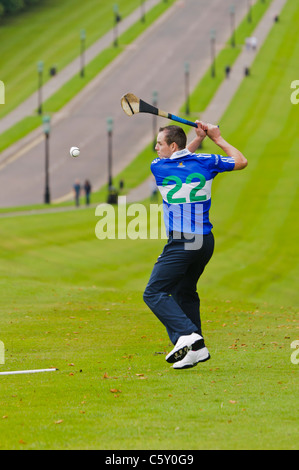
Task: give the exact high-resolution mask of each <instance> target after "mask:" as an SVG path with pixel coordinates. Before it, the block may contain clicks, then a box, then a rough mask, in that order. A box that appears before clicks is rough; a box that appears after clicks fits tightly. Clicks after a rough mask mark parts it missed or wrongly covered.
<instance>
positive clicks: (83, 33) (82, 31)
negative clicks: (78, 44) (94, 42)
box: [80, 29, 86, 41]
mask: <svg viewBox="0 0 299 470" xmlns="http://www.w3.org/2000/svg"><path fill="white" fill-rule="evenodd" d="M80 38H81V41H85V39H86V31H85V29H81V31H80Z"/></svg>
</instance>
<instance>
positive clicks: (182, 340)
mask: <svg viewBox="0 0 299 470" xmlns="http://www.w3.org/2000/svg"><path fill="white" fill-rule="evenodd" d="M202 339H203V338H202V336H200V335H199V334H198V333H191V335H185V336H180V337H179V339H178V340H177V342H176V345H175V347H174V348H173V350H172V351H171V352H170V353H169V354H168V355H167V356H166V361H167V362H170V363H171V364H172V363H173V362H178V361H181V360H182V359H183V358H184V357H185V356H186V354H187V352H188V351H190V349H191V348H192V346H195V347H196V345H197V344H198V343H199V341H200V340H202Z"/></svg>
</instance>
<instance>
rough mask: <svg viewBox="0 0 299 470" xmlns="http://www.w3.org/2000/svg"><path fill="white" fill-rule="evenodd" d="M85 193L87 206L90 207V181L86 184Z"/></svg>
mask: <svg viewBox="0 0 299 470" xmlns="http://www.w3.org/2000/svg"><path fill="white" fill-rule="evenodd" d="M84 191H85V202H86V205H87V206H89V204H90V194H91V184H90V182H89V181H88V180H86V181H85V183H84Z"/></svg>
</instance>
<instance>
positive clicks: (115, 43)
mask: <svg viewBox="0 0 299 470" xmlns="http://www.w3.org/2000/svg"><path fill="white" fill-rule="evenodd" d="M113 12H114V47H117V46H118V23H119V22H120V21H121V17H120V14H119V11H118V5H117V4H116V3H115V4H114V5H113Z"/></svg>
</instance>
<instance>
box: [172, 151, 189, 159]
mask: <svg viewBox="0 0 299 470" xmlns="http://www.w3.org/2000/svg"><path fill="white" fill-rule="evenodd" d="M187 155H191V152H190V151H189V150H188V149H183V150H178V151H177V152H174V153H173V154H172V155H171V157H170V160H175V159H176V158H182V157H186V156H187Z"/></svg>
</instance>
